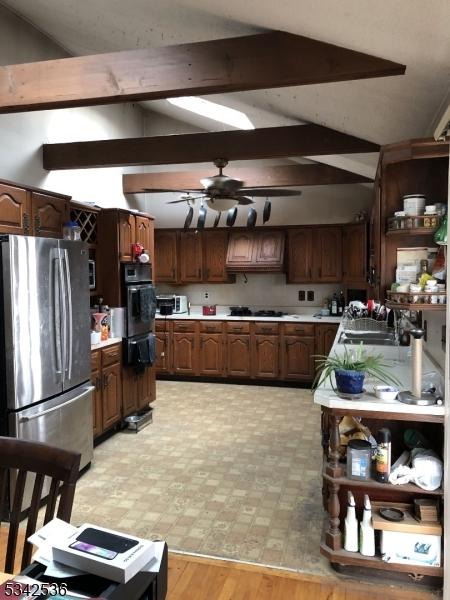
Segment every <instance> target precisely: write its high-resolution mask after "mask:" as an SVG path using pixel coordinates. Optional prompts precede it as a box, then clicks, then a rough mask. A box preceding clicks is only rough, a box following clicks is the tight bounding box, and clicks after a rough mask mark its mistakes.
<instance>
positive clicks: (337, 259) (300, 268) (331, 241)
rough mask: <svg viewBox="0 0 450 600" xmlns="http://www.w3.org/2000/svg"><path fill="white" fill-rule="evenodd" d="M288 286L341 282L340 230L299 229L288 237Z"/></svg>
mask: <svg viewBox="0 0 450 600" xmlns="http://www.w3.org/2000/svg"><path fill="white" fill-rule="evenodd" d="M287 281H288V283H316V282H317V283H334V282H340V281H342V229H341V227H340V226H333V227H317V226H309V227H299V228H295V229H290V230H289V234H288V275H287Z"/></svg>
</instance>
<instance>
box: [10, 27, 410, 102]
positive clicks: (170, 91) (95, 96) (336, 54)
mask: <svg viewBox="0 0 450 600" xmlns="http://www.w3.org/2000/svg"><path fill="white" fill-rule="evenodd" d="M405 69H406V67H405V65H401V64H399V63H395V62H392V61H389V60H385V59H382V58H377V57H375V56H371V55H369V54H364V53H362V52H355V51H354V50H348V49H346V48H342V47H340V46H335V45H333V44H327V43H325V42H320V41H318V40H313V39H310V38H306V37H303V36H299V35H294V34H291V33H286V32H283V31H269V32H267V33H260V34H256V35H248V36H243V37H236V38H228V39H220V40H211V41H206V42H196V43H190V44H180V45H176V46H164V47H157V48H147V49H144V50H129V51H123V52H113V53H108V54H95V55H91V56H78V57H73V58H62V59H57V60H46V61H41V62H34V63H26V64H17V65H9V66H3V67H1V68H0V113H10V112H21V111H25V110H27V111H29V110H43V109H54V108H67V107H72V106H91V105H96V104H111V103H118V102H130V101H138V100H156V99H161V98H171V97H176V96H189V95H201V94H218V93H226V92H236V91H243V90H256V89H266V88H277V87H283V86H293V85H305V84H314V83H326V82H331V81H347V80H352V79H364V78H370V77H386V76H390V75H402V74H403V73H404V72H405Z"/></svg>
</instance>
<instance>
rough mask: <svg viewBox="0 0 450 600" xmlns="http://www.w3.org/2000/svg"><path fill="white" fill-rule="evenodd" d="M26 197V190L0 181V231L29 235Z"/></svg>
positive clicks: (28, 214)
mask: <svg viewBox="0 0 450 600" xmlns="http://www.w3.org/2000/svg"><path fill="white" fill-rule="evenodd" d="M28 199H29V196H28V192H27V191H26V190H22V189H21V188H16V187H14V186H11V185H5V184H3V183H0V233H10V234H12V235H30V233H31V231H30V212H29V202H28Z"/></svg>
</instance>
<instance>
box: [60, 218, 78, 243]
mask: <svg viewBox="0 0 450 600" xmlns="http://www.w3.org/2000/svg"><path fill="white" fill-rule="evenodd" d="M63 239H65V240H71V241H77V240H81V227H80V226H79V225H78V223H77V222H76V221H67V223H64V225H63Z"/></svg>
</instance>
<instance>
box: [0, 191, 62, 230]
mask: <svg viewBox="0 0 450 600" xmlns="http://www.w3.org/2000/svg"><path fill="white" fill-rule="evenodd" d="M69 202H70V198H69V197H68V196H62V195H59V194H52V193H50V192H44V191H42V192H41V191H37V190H31V189H26V188H25V187H24V188H21V187H18V186H17V187H16V186H15V185H11V184H9V183H6V182H5V183H3V182H0V233H9V234H15V235H35V236H40V237H53V238H61V237H62V229H63V224H64V223H65V222H66V221H68V220H69Z"/></svg>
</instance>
